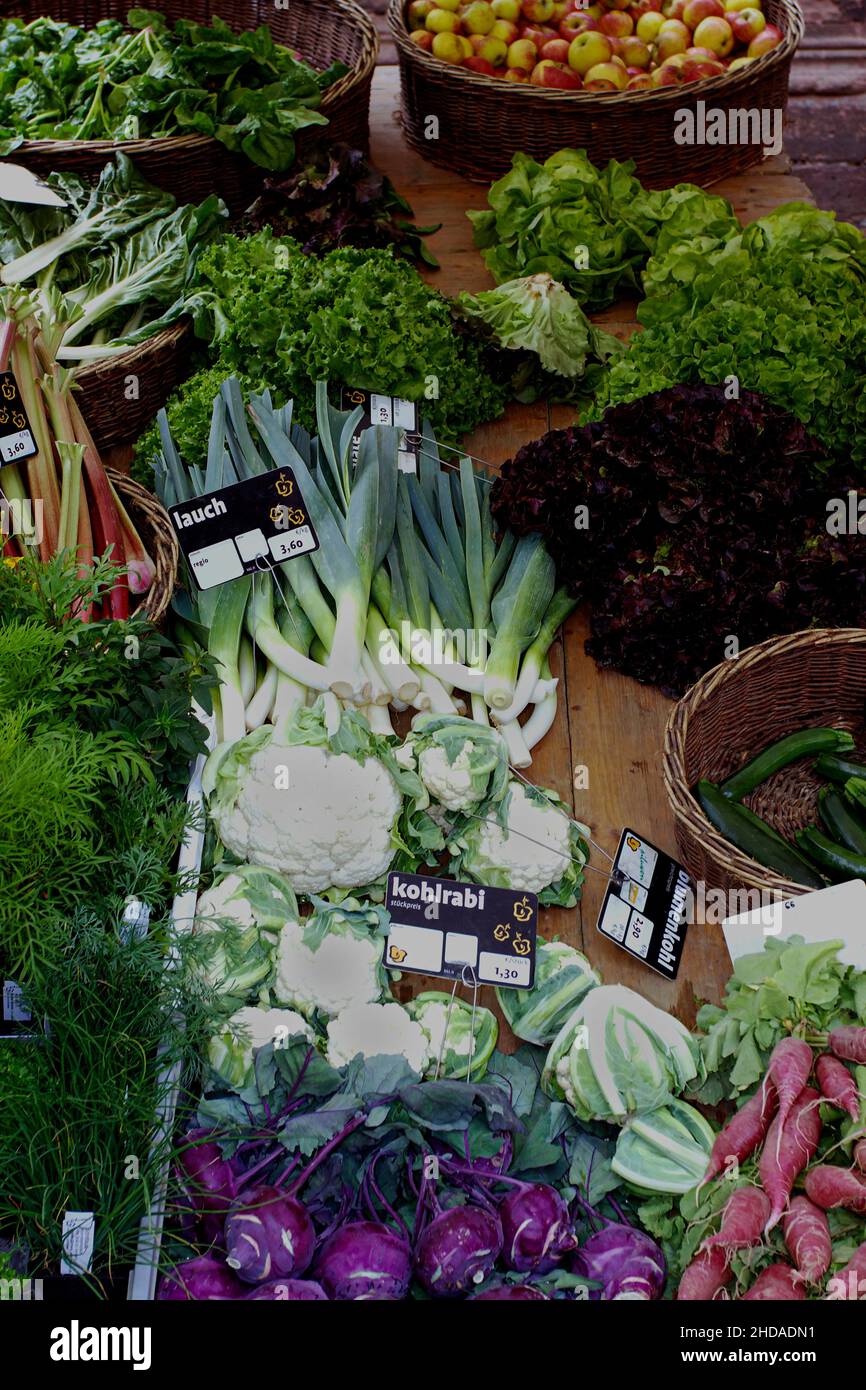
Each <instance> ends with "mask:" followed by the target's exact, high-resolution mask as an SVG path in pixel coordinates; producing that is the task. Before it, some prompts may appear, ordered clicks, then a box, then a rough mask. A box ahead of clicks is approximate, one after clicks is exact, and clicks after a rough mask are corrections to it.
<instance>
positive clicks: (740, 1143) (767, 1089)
mask: <svg viewBox="0 0 866 1390" xmlns="http://www.w3.org/2000/svg"><path fill="white" fill-rule="evenodd" d="M775 1108H776V1090H775V1087H774V1086H773V1084H772V1082H770V1081H768V1080H767V1078H766V1077H765V1078H764V1080H763V1081H762V1082H761V1084H760V1086H759V1087H758V1089H757V1091H756V1092H755V1094H754V1095H753V1096H752V1097H751V1098H750V1099H749V1100H747V1101H746V1103H745V1105H743V1106H742V1107H741V1108H740V1109H739V1110H738V1111H737V1113H736V1115H734V1116H732V1118H731V1119H730V1120H729V1121H728V1123H727V1124H726V1125H725V1127H724V1129H723V1130H721V1131H720V1133H719V1134H717V1136H716V1142H715V1143H714V1144H713V1149H712V1153H711V1154H710V1166H709V1168H708V1169H707V1171H706V1173H705V1174H704V1178H703V1181H704V1182H709V1181H710V1179H711V1178H714V1177H716V1176H717V1175H718V1174H719V1173H721V1171H722V1169H723V1168H725V1167H726V1166H727V1164H728V1163H730V1162H731V1160H732V1159H733V1160H736V1162H737V1163H744V1162H745V1160H746V1159H747V1158H748V1157H749V1154H753V1153H754V1152H755V1149H757V1147H758V1146H759V1144H761V1143H762V1141H763V1139H764V1138H765V1136H766V1133H767V1130H768V1128H769V1125H770V1120H771V1119H772V1115H773V1111H774V1110H775Z"/></svg>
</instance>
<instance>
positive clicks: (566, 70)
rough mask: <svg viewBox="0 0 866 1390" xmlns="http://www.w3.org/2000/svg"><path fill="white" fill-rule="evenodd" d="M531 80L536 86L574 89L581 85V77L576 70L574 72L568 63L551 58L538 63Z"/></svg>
mask: <svg viewBox="0 0 866 1390" xmlns="http://www.w3.org/2000/svg"><path fill="white" fill-rule="evenodd" d="M529 80H530V82H532V83H533V85H534V86H536V87H556V88H560V89H571V90H574V89H575V88H577V87H579V86H580V78H579V77H578V75H577V73H576V72H573V71H572V69H571V68H570V67H568V65H567V64H566V63H554V62H552V61H551V60H550V59H549V58H545V59H543V60H542V61H541V62H540V63H537V64H536V66H535V67H534V68H533V69H532V74H531V76H530V78H529Z"/></svg>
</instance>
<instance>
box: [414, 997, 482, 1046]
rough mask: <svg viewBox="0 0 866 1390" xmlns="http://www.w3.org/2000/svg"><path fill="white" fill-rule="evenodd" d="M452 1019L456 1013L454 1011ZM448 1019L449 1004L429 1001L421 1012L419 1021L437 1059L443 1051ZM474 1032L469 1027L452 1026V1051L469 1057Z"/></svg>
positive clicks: (449, 1043)
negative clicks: (463, 1028)
mask: <svg viewBox="0 0 866 1390" xmlns="http://www.w3.org/2000/svg"><path fill="white" fill-rule="evenodd" d="M451 1016H452V1019H453V1018H454V1013H453V1011H452V1015H451ZM447 1020H448V1005H447V1004H433V1003H428V1004H425V1005H424V1008H423V1011H421V1012H419V1015H418V1022H419V1023H420V1024H421V1027H422V1028H423V1029H424V1032H425V1033H426V1034H427V1037H428V1039H429V1046H430V1055H431V1057H432V1058H433V1059H434V1060H435V1059H436V1058H437V1057H438V1056H439V1054H440V1053H441V1052H442V1051H443V1046H442V1044H443V1039H444V1037H445V1029H446V1025H447ZM472 1041H473V1039H472V1032H471V1030H470V1029H469V1028H467V1029H466V1030H465V1031H463V1030H461V1029H458V1028H454V1027H452V1029H451V1036H450V1037H449V1039H448V1047H449V1050H450V1051H451V1052H456V1053H457V1055H458V1056H462V1057H466V1058H468V1056H469V1052H470V1049H471V1048H472Z"/></svg>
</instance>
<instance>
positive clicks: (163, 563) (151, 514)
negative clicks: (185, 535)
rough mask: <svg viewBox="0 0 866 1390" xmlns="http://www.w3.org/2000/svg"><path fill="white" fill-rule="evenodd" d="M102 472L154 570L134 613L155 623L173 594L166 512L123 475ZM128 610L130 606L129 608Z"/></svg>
mask: <svg viewBox="0 0 866 1390" xmlns="http://www.w3.org/2000/svg"><path fill="white" fill-rule="evenodd" d="M106 472H107V474H108V476H109V478H110V479H111V483H112V486H113V487H114V488H116V490H117V492H118V494H119V496H120V499H121V501H122V502H123V505H124V506H125V507H126V509H127V511H128V512H129V514H130V516H131V517H132V519H133V521H134V522H135V525H136V528H137V530H138V532H139V535H140V536H141V539H142V540H143V541H144V545H145V549H146V550H147V552H148V554H149V555H150V558H151V559H152V560H153V563H154V567H155V569H156V575H155V577H154V581H153V583H152V584H151V586H150V588H149V589H148V591H147V593H146V594H145V596H144V599H143V601H142V602H141V603H140V604H139V605H138V607H137V609H135V610H134V611H136V612H139V613H144V614H146V616H147V617H148V618H150V620H151V622H153V623H158V622H159V621H160V619H161V618H162V617H163V615H164V614H165V612H166V610H167V608H168V605H169V603H170V602H171V596H172V593H173V591H174V585H175V580H176V578H177V566H178V560H179V558H180V548H179V546H178V543H177V537H176V536H175V533H174V527H173V526H172V524H171V521H170V520H169V516H168V512H167V511H166V510H165V507H164V506H163V505H162V503H161V502H160V500H159V498H157V497H154V495H153V493H152V492H148V490H147V488H145V487H142V486H141V483H137V482H136V481H135V480H134V479H133V478H129V477H127V475H126V474H125V473H118V472H117V471H116V470H115V469H113V468H107V469H106ZM130 607H131V605H130Z"/></svg>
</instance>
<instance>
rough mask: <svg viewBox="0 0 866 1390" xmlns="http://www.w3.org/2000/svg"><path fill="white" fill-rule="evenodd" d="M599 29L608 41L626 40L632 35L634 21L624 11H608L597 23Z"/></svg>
mask: <svg viewBox="0 0 866 1390" xmlns="http://www.w3.org/2000/svg"><path fill="white" fill-rule="evenodd" d="M599 28H600V29H601V32H602V33H603V34H607V36H608V38H609V39H627V38H628V36H629V34H633V33H634V20H633V19H632V17H631V15H630V14H626V12H625V10H610V11H609V13H608V14H606V15H603V16H602V19H601V20H600V21H599Z"/></svg>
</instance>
